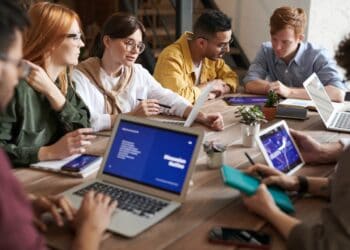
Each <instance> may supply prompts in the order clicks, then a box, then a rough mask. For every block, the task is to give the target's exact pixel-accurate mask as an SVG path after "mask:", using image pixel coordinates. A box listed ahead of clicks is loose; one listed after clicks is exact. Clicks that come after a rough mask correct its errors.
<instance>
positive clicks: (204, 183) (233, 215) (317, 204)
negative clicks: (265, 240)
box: [15, 99, 348, 250]
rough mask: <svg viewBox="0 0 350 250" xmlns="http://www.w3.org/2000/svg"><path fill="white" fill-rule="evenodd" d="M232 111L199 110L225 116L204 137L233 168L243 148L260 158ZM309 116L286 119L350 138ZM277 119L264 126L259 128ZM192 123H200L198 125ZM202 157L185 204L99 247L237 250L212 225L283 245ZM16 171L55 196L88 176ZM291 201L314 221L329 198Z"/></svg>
mask: <svg viewBox="0 0 350 250" xmlns="http://www.w3.org/2000/svg"><path fill="white" fill-rule="evenodd" d="M235 109H236V107H233V106H228V105H226V104H225V102H224V101H222V100H220V99H219V100H214V101H210V102H208V103H206V105H205V106H204V107H203V111H204V112H220V113H221V114H222V115H223V117H224V121H225V130H224V131H221V132H213V131H210V130H208V129H207V128H204V129H205V131H206V135H205V140H214V139H215V140H217V141H219V142H221V143H225V144H229V145H230V146H229V147H228V149H227V151H226V161H225V163H227V164H230V165H232V166H244V165H247V159H246V158H245V156H244V154H243V152H244V151H247V152H248V153H249V154H250V155H251V156H252V157H253V158H256V157H257V156H259V154H260V153H259V150H258V149H257V148H242V145H241V132H240V124H239V122H238V118H235V116H234V110H235ZM309 117H310V118H309V119H308V120H306V121H296V120H287V123H288V125H289V126H290V127H292V128H295V129H298V130H302V131H304V132H307V133H308V134H310V135H311V136H313V137H315V138H316V139H317V140H318V141H321V142H330V141H336V140H338V139H339V138H340V137H347V136H348V135H346V134H341V133H336V132H330V131H325V127H324V126H323V124H322V122H321V120H320V118H319V115H318V114H317V113H315V112H309ZM276 121H277V120H275V121H273V122H270V123H269V124H265V125H263V127H266V126H268V125H270V124H272V123H274V122H276ZM195 126H198V127H202V126H201V125H198V124H196V125H195ZM202 128H203V127H202ZM107 142H108V138H106V137H101V138H97V140H96V141H95V142H94V144H93V145H94V148H93V149H92V151H94V152H95V153H103V152H104V148H105V146H106V144H107ZM96 150H97V151H96ZM206 161H207V158H206V155H205V153H203V151H201V153H200V155H199V157H198V160H197V168H196V171H195V173H194V176H193V181H194V185H193V186H191V187H190V189H189V191H188V194H187V199H186V202H185V203H184V204H183V206H182V207H181V208H180V209H179V210H177V211H176V212H175V213H173V214H172V215H171V216H169V217H167V218H166V219H165V220H163V221H161V222H160V223H158V224H156V225H155V226H153V227H151V228H150V229H149V230H147V231H145V232H144V233H142V234H140V235H139V236H137V237H135V238H132V239H127V238H123V237H121V236H119V235H115V234H111V233H107V234H106V237H105V239H104V240H103V242H102V244H101V249H129V250H130V249H137V250H139V249H169V250H170V249H181V250H183V249H202V250H203V249H235V248H234V247H233V246H224V245H217V244H211V243H209V242H208V240H207V235H208V232H209V230H210V228H212V227H213V226H216V225H224V226H228V227H238V228H247V229H253V230H259V231H264V232H268V233H269V234H270V235H271V236H272V247H271V249H278V250H282V249H286V246H285V241H284V240H283V239H282V238H281V236H280V235H279V234H278V232H277V231H276V230H275V229H274V228H273V227H271V225H270V224H269V223H267V222H266V221H264V220H263V219H261V218H259V217H257V216H255V215H253V214H252V213H250V212H248V211H247V209H245V207H244V206H243V204H242V201H241V199H240V195H239V193H238V192H237V191H235V190H233V189H231V188H228V187H225V186H224V185H223V182H222V179H221V176H220V173H219V170H218V169H214V170H213V169H208V168H207V166H206ZM333 168H334V166H333V165H330V166H305V167H304V168H302V169H301V170H299V171H298V172H297V173H296V174H297V175H309V176H328V175H330V174H331V173H332V172H333ZM15 174H16V176H17V177H18V178H19V179H20V181H21V182H22V183H23V185H24V187H25V189H26V190H27V191H30V192H35V193H38V194H58V193H60V192H63V191H64V190H66V189H68V188H70V187H73V186H75V185H77V184H80V183H81V182H82V181H85V180H86V179H76V178H70V177H66V176H62V175H57V174H52V173H46V172H41V171H36V170H31V169H19V170H16V171H15ZM91 178H93V177H91ZM294 204H295V207H296V213H295V217H296V218H299V219H301V220H303V221H305V222H306V223H310V224H312V223H315V222H316V221H318V220H319V218H320V211H321V208H322V207H324V206H326V205H327V202H326V201H324V200H322V199H318V198H304V199H297V198H294ZM70 235H71V234H69V231H68V230H62V229H61V230H56V231H55V230H52V231H49V233H48V235H47V237H48V239H49V240H50V242H55V244H58V245H60V248H61V249H66V248H67V243H68V242H69V238H70V237H71V236H70Z"/></svg>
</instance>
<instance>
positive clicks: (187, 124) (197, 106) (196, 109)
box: [149, 84, 213, 127]
mask: <svg viewBox="0 0 350 250" xmlns="http://www.w3.org/2000/svg"><path fill="white" fill-rule="evenodd" d="M212 89H213V85H212V84H208V85H207V86H206V87H205V88H204V89H203V90H202V92H201V94H200V95H199V97H198V99H197V101H196V103H195V105H194V106H193V108H192V110H191V112H190V114H189V115H188V117H187V119H186V121H182V120H171V119H162V118H158V117H150V118H149V119H150V120H154V121H159V122H164V123H171V124H176V125H182V126H184V127H191V126H192V124H193V122H194V121H195V120H196V118H197V115H198V113H199V111H200V110H201V108H202V106H203V105H204V103H205V101H206V100H208V95H209V93H210V92H211V91H212Z"/></svg>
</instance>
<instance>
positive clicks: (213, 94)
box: [208, 92, 216, 100]
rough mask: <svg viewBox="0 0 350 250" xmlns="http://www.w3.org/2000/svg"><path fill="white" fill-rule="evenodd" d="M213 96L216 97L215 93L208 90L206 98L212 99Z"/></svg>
mask: <svg viewBox="0 0 350 250" xmlns="http://www.w3.org/2000/svg"><path fill="white" fill-rule="evenodd" d="M215 98H216V94H215V93H212V92H210V93H209V94H208V100H214V99H215Z"/></svg>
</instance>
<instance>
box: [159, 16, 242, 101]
mask: <svg viewBox="0 0 350 250" xmlns="http://www.w3.org/2000/svg"><path fill="white" fill-rule="evenodd" d="M231 36H232V31H231V19H230V18H229V17H228V16H226V15H225V14H224V13H222V12H220V11H217V10H209V11H206V12H204V13H203V14H202V15H201V16H200V17H199V18H198V19H197V21H196V23H195V24H194V27H193V33H191V32H185V33H184V34H183V35H182V36H181V37H180V38H179V39H178V40H177V41H176V42H175V43H173V44H171V45H169V46H168V47H166V48H165V49H164V50H163V51H162V53H160V55H159V57H158V61H157V64H156V67H155V69H154V78H155V79H156V80H157V81H159V82H160V83H161V84H162V85H163V86H164V87H165V88H169V89H171V90H172V91H174V92H176V93H178V94H179V95H181V96H183V97H184V98H186V99H187V100H188V101H189V102H191V103H194V102H195V101H196V100H197V98H198V97H199V95H200V93H201V90H202V89H203V88H205V86H206V85H207V84H209V83H210V84H212V85H213V90H212V92H211V93H210V95H209V99H214V98H215V97H219V96H222V95H224V94H227V93H233V92H236V90H237V87H238V84H239V83H238V77H237V74H236V72H234V71H233V70H232V69H231V68H230V67H229V66H228V65H227V64H226V63H225V62H224V60H223V59H222V57H223V55H224V54H225V53H227V52H229V50H230V43H231Z"/></svg>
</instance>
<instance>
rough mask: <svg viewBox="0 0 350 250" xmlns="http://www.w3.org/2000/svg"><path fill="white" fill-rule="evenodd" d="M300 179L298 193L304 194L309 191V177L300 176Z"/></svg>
mask: <svg viewBox="0 0 350 250" xmlns="http://www.w3.org/2000/svg"><path fill="white" fill-rule="evenodd" d="M298 181H299V189H298V194H299V195H303V194H305V193H307V191H308V190H309V182H308V181H307V178H306V177H305V176H298Z"/></svg>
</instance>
